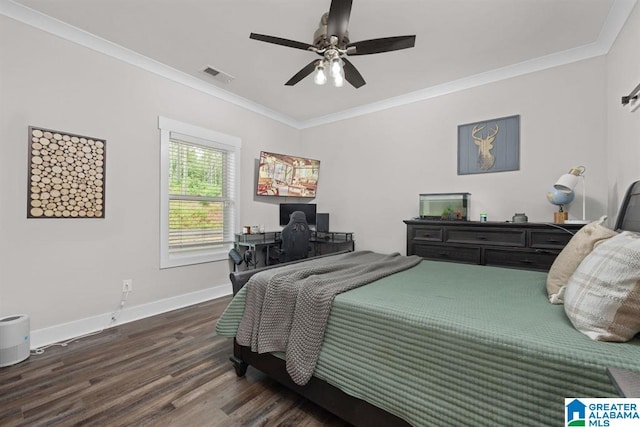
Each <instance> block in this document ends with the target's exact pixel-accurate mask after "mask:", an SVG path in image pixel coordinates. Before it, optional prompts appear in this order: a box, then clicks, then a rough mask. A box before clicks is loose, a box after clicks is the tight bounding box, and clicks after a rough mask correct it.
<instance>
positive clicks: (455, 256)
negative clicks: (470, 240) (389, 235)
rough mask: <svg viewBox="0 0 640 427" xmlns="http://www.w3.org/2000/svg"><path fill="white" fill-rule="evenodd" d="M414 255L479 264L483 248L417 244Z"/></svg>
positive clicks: (414, 247)
mask: <svg viewBox="0 0 640 427" xmlns="http://www.w3.org/2000/svg"><path fill="white" fill-rule="evenodd" d="M413 253H414V254H415V255H418V256H421V257H423V258H428V259H435V260H440V261H456V262H467V263H471V264H479V263H480V253H481V248H469V247H460V246H450V245H447V246H444V245H421V244H415V245H414V246H413Z"/></svg>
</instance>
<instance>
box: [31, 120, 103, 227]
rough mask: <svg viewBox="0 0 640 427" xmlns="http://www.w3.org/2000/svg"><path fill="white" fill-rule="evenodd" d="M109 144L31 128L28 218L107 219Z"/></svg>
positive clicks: (97, 139) (84, 137)
mask: <svg viewBox="0 0 640 427" xmlns="http://www.w3.org/2000/svg"><path fill="white" fill-rule="evenodd" d="M106 148H107V147H106V141H105V140H104V139H100V138H91V137H87V136H81V135H74V134H71V133H68V132H59V131H54V130H50V129H43V128H39V127H34V126H30V127H29V167H28V182H27V186H28V188H29V190H28V193H27V218H104V194H105V159H106Z"/></svg>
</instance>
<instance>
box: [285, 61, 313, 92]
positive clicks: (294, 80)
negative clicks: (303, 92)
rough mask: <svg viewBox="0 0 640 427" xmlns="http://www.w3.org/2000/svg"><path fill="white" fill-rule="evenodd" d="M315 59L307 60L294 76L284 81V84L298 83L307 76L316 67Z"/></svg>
mask: <svg viewBox="0 0 640 427" xmlns="http://www.w3.org/2000/svg"><path fill="white" fill-rule="evenodd" d="M317 62H318V60H317V59H314V60H313V61H311V62H309V63H308V64H307V65H306V66H305V67H304V68H303V69H302V70H300V71H298V72H297V73H296V75H295V76H293V77H291V78H290V79H289V81H288V82H286V83H285V85H286V86H293V85H294V84H296V83H298V82H299V81H300V80H302V79H304V78H305V77H307V76H308V75H309V74H311V73H313V70H315V69H316V63H317Z"/></svg>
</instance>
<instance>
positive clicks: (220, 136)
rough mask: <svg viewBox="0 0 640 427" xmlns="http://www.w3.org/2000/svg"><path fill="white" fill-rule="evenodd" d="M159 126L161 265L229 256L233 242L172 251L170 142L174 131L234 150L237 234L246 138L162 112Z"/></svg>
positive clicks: (185, 138)
mask: <svg viewBox="0 0 640 427" xmlns="http://www.w3.org/2000/svg"><path fill="white" fill-rule="evenodd" d="M158 128H159V129H160V268H161V269H163V268H171V267H180V266H186V265H192V264H201V263H205V262H212V261H220V260H225V259H227V258H228V252H229V250H230V249H231V248H232V247H233V242H228V243H226V244H224V245H223V246H222V247H219V248H210V249H200V250H193V251H185V252H183V253H179V254H176V253H173V254H172V253H170V252H169V200H170V197H169V146H170V141H171V136H172V134H173V135H174V139H177V140H182V141H184V142H187V143H193V144H197V145H202V146H205V147H210V148H216V149H222V150H226V151H229V152H232V153H233V154H234V156H233V157H234V158H233V160H232V161H233V162H234V164H233V168H234V170H235V174H234V183H233V184H232V186H231V187H232V189H231V190H230V194H229V198H230V199H231V203H233V212H232V215H231V216H230V217H229V218H230V219H231V222H232V224H231V225H230V227H231V233H232V234H233V233H236V232H237V230H238V229H239V225H238V224H240V154H241V148H242V140H241V139H240V138H239V137H236V136H232V135H227V134H225V133H221V132H217V131H214V130H211V129H206V128H203V127H200V126H195V125H191V124H189V123H183V122H180V121H177V120H173V119H169V118H166V117H162V116H158ZM225 217H227V215H225ZM225 228H226V224H225Z"/></svg>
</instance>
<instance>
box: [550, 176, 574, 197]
mask: <svg viewBox="0 0 640 427" xmlns="http://www.w3.org/2000/svg"><path fill="white" fill-rule="evenodd" d="M577 185H578V177H577V176H576V175H573V174H570V173H565V174H564V175H562V176H561V177H560V178H559V179H558V181H556V183H555V184H553V188H555V189H556V190H558V191H562V192H564V193H570V192H572V191H573V189H574V188H576V186H577Z"/></svg>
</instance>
